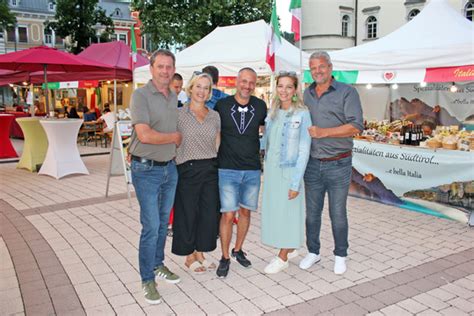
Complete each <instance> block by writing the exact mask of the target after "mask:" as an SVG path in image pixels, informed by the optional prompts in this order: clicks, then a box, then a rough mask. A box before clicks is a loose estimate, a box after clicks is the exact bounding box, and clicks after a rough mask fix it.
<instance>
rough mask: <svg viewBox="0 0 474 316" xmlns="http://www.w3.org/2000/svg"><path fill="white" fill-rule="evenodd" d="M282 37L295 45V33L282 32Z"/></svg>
mask: <svg viewBox="0 0 474 316" xmlns="http://www.w3.org/2000/svg"><path fill="white" fill-rule="evenodd" d="M281 35H282V36H283V38H284V39H286V40H287V41H288V42H290V43H291V44H293V45H295V33H288V32H282V33H281Z"/></svg>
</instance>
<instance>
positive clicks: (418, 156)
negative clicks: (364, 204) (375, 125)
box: [351, 140, 474, 211]
mask: <svg viewBox="0 0 474 316" xmlns="http://www.w3.org/2000/svg"><path fill="white" fill-rule="evenodd" d="M353 153H354V155H353V177H352V180H353V182H352V184H351V194H353V195H357V196H363V197H365V198H370V199H373V200H377V201H380V202H384V203H390V204H403V201H404V200H406V199H407V198H412V199H419V200H420V201H421V200H424V201H429V202H433V203H442V204H444V205H447V206H452V207H456V208H461V209H465V210H467V211H472V210H474V167H473V165H474V152H466V151H459V150H446V149H437V150H434V149H429V148H420V147H410V146H395V145H388V144H380V143H372V142H367V141H360V140H355V141H354V149H353Z"/></svg>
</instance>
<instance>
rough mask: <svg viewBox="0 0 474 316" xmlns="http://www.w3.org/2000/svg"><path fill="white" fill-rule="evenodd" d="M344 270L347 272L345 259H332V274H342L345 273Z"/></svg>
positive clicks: (337, 257)
mask: <svg viewBox="0 0 474 316" xmlns="http://www.w3.org/2000/svg"><path fill="white" fill-rule="evenodd" d="M346 270H347V266H346V257H339V256H335V257H334V273H335V274H343V273H344V272H346Z"/></svg>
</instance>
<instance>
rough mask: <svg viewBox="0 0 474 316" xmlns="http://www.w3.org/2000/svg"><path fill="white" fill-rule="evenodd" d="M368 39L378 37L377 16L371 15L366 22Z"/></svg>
mask: <svg viewBox="0 0 474 316" xmlns="http://www.w3.org/2000/svg"><path fill="white" fill-rule="evenodd" d="M365 26H366V33H367V38H368V39H373V38H377V19H376V18H375V16H369V17H368V18H367V21H366V22H365Z"/></svg>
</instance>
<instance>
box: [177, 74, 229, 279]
mask: <svg viewBox="0 0 474 316" xmlns="http://www.w3.org/2000/svg"><path fill="white" fill-rule="evenodd" d="M211 89H212V79H211V77H210V76H209V75H208V74H205V73H195V74H194V75H193V77H192V78H191V80H190V81H189V83H188V85H187V87H186V93H187V95H188V97H189V100H190V101H189V102H188V103H186V104H185V105H184V106H183V107H181V108H179V110H178V131H179V132H180V133H181V135H182V136H183V141H182V142H181V145H180V146H179V147H178V149H177V152H176V165H177V167H178V186H177V188H176V198H175V206H174V207H175V213H174V222H173V243H172V249H171V250H172V252H173V253H174V254H176V255H180V256H186V261H185V263H184V264H185V266H186V267H187V268H188V269H189V270H190V271H191V272H193V273H204V272H205V271H206V270H208V269H209V270H211V269H215V268H216V265H215V263H213V262H209V261H208V260H206V259H205V258H204V254H203V253H204V252H209V251H213V250H214V249H216V236H217V233H218V215H219V189H218V176H217V175H218V171H217V148H218V144H219V139H220V130H221V121H220V117H219V114H218V113H217V112H215V111H214V110H211V109H209V108H207V107H206V105H205V103H206V101H207V100H209V99H210V97H211Z"/></svg>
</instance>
